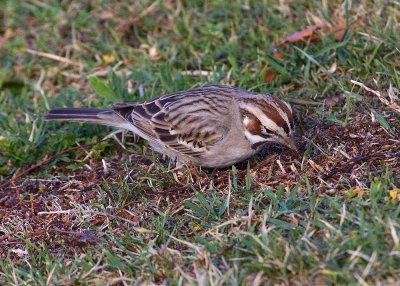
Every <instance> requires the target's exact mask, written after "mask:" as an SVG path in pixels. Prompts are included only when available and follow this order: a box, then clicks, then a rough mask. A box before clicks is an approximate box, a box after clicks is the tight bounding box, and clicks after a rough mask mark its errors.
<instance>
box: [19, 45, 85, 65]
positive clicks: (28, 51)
mask: <svg viewBox="0 0 400 286" xmlns="http://www.w3.org/2000/svg"><path fill="white" fill-rule="evenodd" d="M25 51H26V52H27V53H28V54H31V55H34V56H40V57H44V58H47V59H50V60H54V61H58V62H62V63H65V64H67V65H78V66H79V65H80V63H78V62H75V61H73V60H70V59H67V58H64V57H60V56H57V55H53V54H49V53H43V52H38V51H35V50H31V49H25Z"/></svg>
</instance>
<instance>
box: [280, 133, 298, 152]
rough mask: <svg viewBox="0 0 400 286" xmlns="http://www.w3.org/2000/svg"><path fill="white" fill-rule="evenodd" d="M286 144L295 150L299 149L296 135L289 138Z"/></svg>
mask: <svg viewBox="0 0 400 286" xmlns="http://www.w3.org/2000/svg"><path fill="white" fill-rule="evenodd" d="M284 145H285V146H286V147H288V148H289V149H291V150H293V151H295V152H298V151H299V149H298V148H297V144H296V141H295V140H294V136H291V137H289V138H287V140H286V141H285V143H284Z"/></svg>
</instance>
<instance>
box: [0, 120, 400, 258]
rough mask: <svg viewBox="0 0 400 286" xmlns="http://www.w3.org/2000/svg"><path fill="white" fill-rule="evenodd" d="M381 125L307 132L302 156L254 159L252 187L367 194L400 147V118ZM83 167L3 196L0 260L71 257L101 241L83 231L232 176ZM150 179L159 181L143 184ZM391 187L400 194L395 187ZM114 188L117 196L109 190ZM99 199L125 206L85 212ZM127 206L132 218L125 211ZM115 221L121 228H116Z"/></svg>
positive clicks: (128, 162)
mask: <svg viewBox="0 0 400 286" xmlns="http://www.w3.org/2000/svg"><path fill="white" fill-rule="evenodd" d="M386 121H387V122H388V124H389V125H390V126H391V129H392V130H391V131H390V132H388V131H387V130H385V129H384V128H383V127H382V126H381V125H380V124H379V123H378V122H376V121H375V122H373V121H372V119H371V116H369V115H366V114H359V115H358V116H356V117H353V118H351V120H350V124H349V125H348V126H347V127H342V126H338V125H327V124H320V125H315V126H312V127H311V128H309V129H308V130H307V131H306V133H305V134H304V135H303V136H302V137H301V138H298V143H299V146H300V147H301V148H300V150H301V151H300V152H299V153H297V154H296V153H292V152H290V153H289V152H286V151H284V150H282V149H280V150H278V149H279V147H274V146H272V147H271V148H269V149H268V150H266V151H265V152H264V154H261V155H260V156H264V157H263V159H262V160H261V162H260V161H256V160H252V161H251V168H250V176H251V178H252V184H253V187H254V188H259V187H268V188H271V189H276V188H278V187H279V186H281V185H283V186H284V187H285V188H288V189H289V188H292V187H294V186H295V185H297V184H299V182H300V186H299V192H301V191H304V190H305V189H306V187H307V185H306V182H305V177H307V178H308V181H309V183H310V185H311V186H313V187H314V188H315V189H316V191H317V192H318V193H320V194H328V195H336V194H338V193H343V192H344V191H345V190H349V188H359V189H363V188H368V187H369V185H370V183H371V181H373V178H374V177H378V176H380V175H382V174H383V173H385V172H393V173H397V174H398V173H399V171H400V141H399V139H398V137H396V136H395V135H394V134H399V128H400V127H399V126H400V120H399V119H398V117H396V116H392V117H389V116H388V117H386ZM121 162H123V163H121ZM88 166H89V168H90V169H91V170H89V169H88V168H84V167H82V169H81V170H78V171H75V172H70V173H69V174H68V173H67V172H66V170H65V168H63V167H62V166H61V167H58V168H56V169H55V170H54V172H53V174H54V176H52V177H51V178H45V179H42V178H40V176H38V175H36V176H31V177H30V178H24V179H23V180H20V181H18V182H14V184H13V185H11V186H9V187H8V188H7V189H4V190H0V226H1V228H0V257H5V255H7V253H8V251H9V249H10V248H12V249H15V250H16V251H15V257H16V258H18V257H19V256H20V255H21V254H20V251H19V250H18V249H19V247H23V245H24V244H25V241H26V240H30V241H31V242H35V243H36V242H40V241H44V240H46V241H51V242H52V245H53V249H52V250H51V251H55V252H57V251H59V249H61V248H63V249H65V245H68V246H70V248H71V251H76V250H77V249H80V248H82V247H85V246H87V245H93V244H96V242H97V241H98V237H96V236H95V235H94V233H92V232H91V231H90V230H88V225H91V226H96V225H102V224H103V223H104V222H105V221H107V220H109V221H110V223H111V221H112V223H113V224H115V231H116V232H121V233H122V231H123V230H126V229H128V228H135V227H141V226H143V218H144V217H146V216H147V215H148V214H149V212H151V209H152V207H151V206H156V205H159V204H162V203H165V202H168V203H173V205H174V208H173V210H172V212H174V211H179V210H180V209H182V208H183V205H182V201H184V200H185V199H187V198H189V197H191V196H192V195H193V189H192V186H194V187H195V188H196V189H197V190H209V189H213V191H216V192H218V191H220V192H226V189H227V187H228V182H229V180H230V178H231V177H232V173H231V169H230V168H229V169H222V170H200V171H198V170H196V169H194V168H186V169H184V170H179V171H176V170H175V171H168V170H167V169H165V170H160V169H157V168H156V167H155V166H154V165H153V164H152V163H151V161H150V160H146V159H143V157H141V156H138V155H131V156H127V155H124V158H122V159H121V158H120V157H119V156H114V157H112V158H108V159H107V164H106V168H105V167H104V164H103V163H102V162H101V161H98V160H93V161H91V162H89V164H88ZM237 169H238V172H237V177H238V180H239V184H241V185H244V184H245V180H246V174H247V163H241V164H238V165H237ZM65 174H67V175H65ZM174 174H175V177H174ZM151 176H153V179H154V182H158V181H160V183H159V184H158V185H154V183H146V182H148V181H149V180H150V181H151V178H150V177H151ZM157 178H160V180H157ZM105 182H107V184H104V183H105ZM393 184H394V185H395V186H397V187H398V188H400V181H395V182H393ZM114 185H115V190H113V189H112V187H111V188H110V187H109V186H114ZM129 190H130V192H131V193H129V194H128V193H127V192H128V191H129ZM100 191H101V192H100ZM104 200H111V201H113V202H114V203H115V202H116V201H118V204H119V205H121V206H122V208H121V209H120V210H116V209H110V210H107V208H101V209H102V211H99V210H96V209H93V207H89V206H90V205H93V204H97V205H99V204H100V205H101V204H102V201H103V202H104ZM144 201H146V203H144ZM103 205H104V203H103ZM132 206H134V209H135V212H134V213H133V212H131V211H127V209H129V208H131V207H132ZM78 213H79V214H78ZM85 214H87V215H85ZM115 218H118V220H119V221H122V222H123V223H122V224H118V222H117V221H116V220H115ZM96 235H101V234H96ZM61 246H63V247H61ZM64 251H65V250H64ZM13 253H14V252H13Z"/></svg>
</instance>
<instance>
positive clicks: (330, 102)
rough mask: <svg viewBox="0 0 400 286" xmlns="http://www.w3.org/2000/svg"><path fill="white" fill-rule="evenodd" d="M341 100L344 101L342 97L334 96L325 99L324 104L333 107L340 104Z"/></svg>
mask: <svg viewBox="0 0 400 286" xmlns="http://www.w3.org/2000/svg"><path fill="white" fill-rule="evenodd" d="M341 100H342V97H341V96H340V95H334V96H330V97H328V98H325V100H324V104H325V106H326V107H333V106H335V105H336V104H338V103H339V102H340V101H341Z"/></svg>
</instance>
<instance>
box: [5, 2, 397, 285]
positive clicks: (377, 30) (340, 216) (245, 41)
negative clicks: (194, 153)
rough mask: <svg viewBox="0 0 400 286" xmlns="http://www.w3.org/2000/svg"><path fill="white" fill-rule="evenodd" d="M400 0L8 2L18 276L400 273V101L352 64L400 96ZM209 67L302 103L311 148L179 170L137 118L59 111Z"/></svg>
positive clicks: (211, 77) (251, 278) (212, 76)
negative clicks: (152, 146) (116, 123)
mask: <svg viewBox="0 0 400 286" xmlns="http://www.w3.org/2000/svg"><path fill="white" fill-rule="evenodd" d="M399 5H400V4H399V3H398V2H396V1H393V2H390V3H387V2H384V1H377V2H375V3H369V2H368V3H358V2H355V1H354V2H353V1H345V2H343V3H336V4H335V3H329V4H328V3H327V2H325V1H322V2H319V1H311V0H310V1H305V0H304V1H296V2H295V1H240V0H235V1H231V2H230V4H229V7H227V4H226V2H225V1H217V0H213V1H207V3H203V1H178V2H176V3H175V1H157V2H152V1H134V4H131V3H128V1H113V2H111V1H100V0H98V1H89V2H83V3H80V2H78V1H73V2H72V3H69V2H66V1H64V2H63V1H51V0H47V1H35V0H28V1H23V2H22V1H5V2H2V3H1V4H0V23H1V24H0V51H1V52H0V63H1V65H0V181H1V183H0V185H1V184H2V183H4V182H10V184H8V185H7V186H5V187H3V188H2V189H0V222H1V223H0V258H1V259H0V284H2V285H16V284H29V285H31V284H40V285H41V284H50V285H52V284H62V285H64V284H68V285H70V284H100V285H103V284H123V285H129V284H134V285H142V284H144V285H147V284H151V283H155V284H168V285H175V284H179V285H181V284H199V285H224V284H227V285H236V284H240V285H246V284H247V285H276V284H278V285H310V284H313V285H336V284H339V285H340V284H342V285H349V284H350V285H370V284H377V285H396V283H398V281H399V279H400V272H399V267H398V265H400V245H399V243H400V241H399V236H400V223H399V221H400V220H399V219H400V202H399V201H400V197H399V196H400V190H399V188H400V155H399V154H400V142H399V137H400V136H399V135H400V114H399V112H396V111H394V110H393V109H392V108H390V107H388V106H386V105H385V104H384V103H383V102H381V101H380V100H379V99H378V97H377V96H376V95H374V94H373V93H371V92H368V91H367V90H366V89H364V88H362V87H360V85H356V84H353V83H352V82H351V81H350V80H355V81H357V82H359V83H362V84H364V85H365V86H367V87H369V88H371V89H373V90H375V91H377V92H379V93H380V94H382V95H385V96H386V95H387V93H388V90H389V91H390V90H391V91H392V92H393V94H394V95H395V96H398V95H399V93H398V90H397V89H399V87H400V73H399V70H400V69H399V67H400V61H399V58H400V57H399V52H400V51H399V47H398V43H399V42H400V36H399V35H400V33H399V28H400V24H399V23H400V13H399V9H398V8H399ZM359 19H363V21H362V24H360V22H359ZM340 23H342V24H343V23H345V24H347V26H346V27H347V28H346V29H345V32H344V35H343V38H341V39H339V40H338V39H335V37H336V34H335V32H337V31H336V30H337V27H338V25H339V24H340ZM315 24H320V25H322V26H323V28H321V29H320V30H319V31H316V32H315V35H317V37H318V39H316V40H315V41H311V40H310V39H309V38H306V37H304V40H303V41H296V42H294V43H286V44H283V45H281V46H280V45H279V43H280V42H281V41H282V40H283V39H285V38H286V37H287V36H289V35H292V34H295V33H296V32H299V31H302V30H304V29H305V28H306V27H309V26H312V25H315ZM326 26H329V27H330V28H327V27H326ZM277 54H279V55H280V58H277V56H276V55H277ZM266 71H268V72H269V73H271V74H273V77H274V79H268V80H265V75H266ZM198 74H200V75H198ZM206 83H223V84H230V85H235V86H238V87H241V88H244V89H248V90H254V91H259V92H265V93H274V94H277V95H278V96H280V97H282V98H284V99H286V100H288V101H289V102H291V103H292V106H293V108H294V112H295V114H296V128H297V133H298V141H299V147H300V149H301V152H300V153H299V154H291V153H286V152H285V151H284V150H282V149H280V148H279V147H276V146H273V147H271V148H270V149H268V150H265V151H264V152H263V153H262V154H260V155H259V156H257V157H256V158H252V159H251V160H250V161H249V162H243V163H241V164H238V165H236V166H233V167H232V168H227V169H222V170H202V169H199V168H185V169H182V170H174V169H173V168H172V166H168V164H167V163H166V162H164V161H163V160H162V158H160V157H159V156H157V155H156V154H154V153H152V152H151V150H149V148H148V146H147V145H146V143H145V142H143V141H141V140H139V141H137V138H133V137H132V136H131V135H129V134H119V133H118V134H114V135H110V133H111V132H112V130H111V129H110V128H106V127H102V126H92V125H82V124H75V123H45V122H44V121H43V120H42V116H43V115H44V114H46V112H47V111H48V110H49V109H50V108H53V107H67V106H69V107H71V106H75V107H79V106H82V107H96V108H106V107H107V106H109V105H110V104H112V103H113V102H120V101H142V100H145V99H148V98H151V97H154V96H157V95H161V94H165V93H169V92H174V91H180V90H184V89H188V88H191V87H196V86H200V85H203V84H206ZM391 86H392V87H394V89H391ZM106 136H108V137H107V138H108V139H106V140H104V141H102V142H100V143H94V144H91V143H93V142H97V141H100V140H102V139H103V138H105V137H106ZM79 145H80V146H81V147H79V148H76V149H74V150H73V151H71V152H65V153H62V154H59V155H57V156H56V157H55V158H54V159H53V160H50V161H49V162H47V163H46V164H40V162H44V160H46V158H49V157H50V156H52V155H54V154H57V153H58V152H62V151H63V150H66V149H68V148H71V147H77V146H79ZM38 163H39V164H40V166H39V167H37V168H35V169H34V170H32V172H29V173H26V174H25V175H24V176H21V177H18V178H17V179H16V180H12V181H10V180H11V179H12V177H13V176H18V174H21V173H22V172H23V171H26V170H27V169H28V168H29V167H31V166H33V165H35V164H38ZM22 174H24V173H22Z"/></svg>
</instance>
